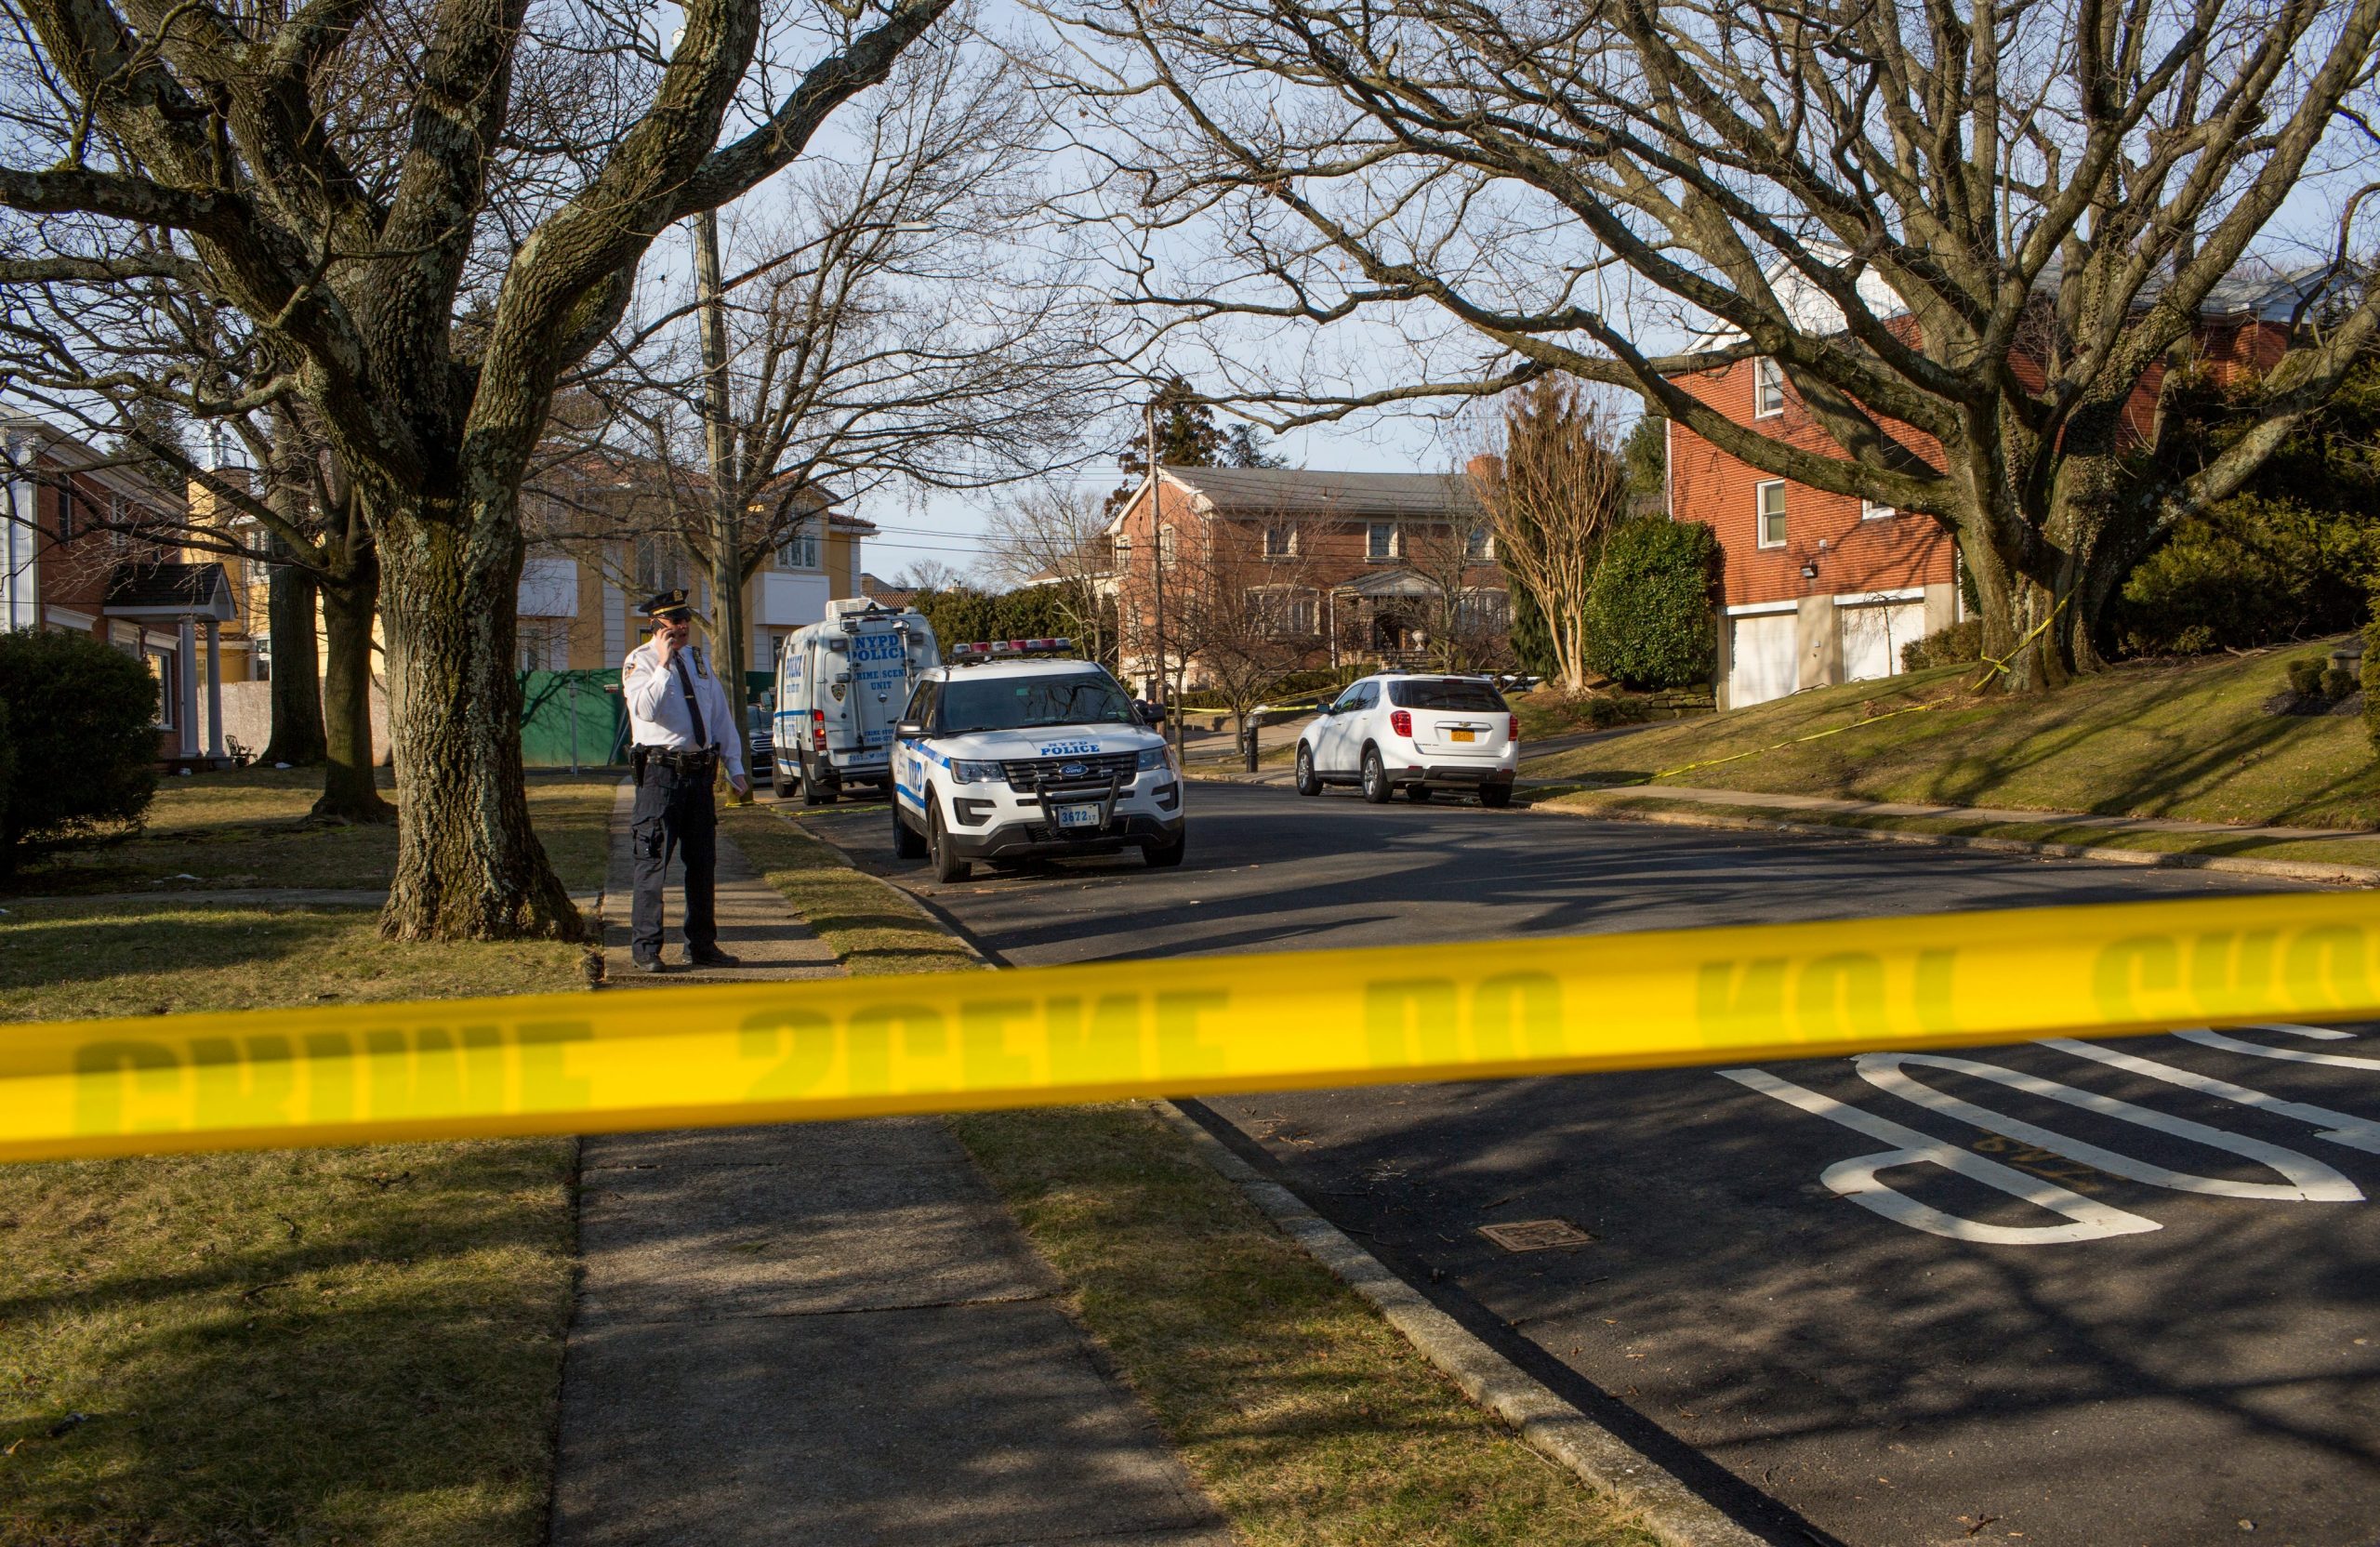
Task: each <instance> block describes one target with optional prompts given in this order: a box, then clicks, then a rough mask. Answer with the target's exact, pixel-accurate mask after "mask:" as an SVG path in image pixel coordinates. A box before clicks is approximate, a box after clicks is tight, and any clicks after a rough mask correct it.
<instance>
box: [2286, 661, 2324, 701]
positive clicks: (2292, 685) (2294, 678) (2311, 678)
mask: <svg viewBox="0 0 2380 1547" xmlns="http://www.w3.org/2000/svg"><path fill="white" fill-rule="evenodd" d="M2289 691H2290V692H2292V693H2294V694H2296V695H2297V696H2298V697H2300V698H2311V697H2312V696H2313V695H2314V694H2318V693H2320V692H2321V691H2322V663H2321V660H2320V659H2319V658H2312V657H2309V658H2307V659H2306V660H2302V661H2292V662H2290V663H2289Z"/></svg>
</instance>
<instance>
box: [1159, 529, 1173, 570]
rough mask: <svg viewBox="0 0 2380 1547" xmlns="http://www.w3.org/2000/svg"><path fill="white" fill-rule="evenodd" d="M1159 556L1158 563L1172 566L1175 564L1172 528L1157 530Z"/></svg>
mask: <svg viewBox="0 0 2380 1547" xmlns="http://www.w3.org/2000/svg"><path fill="white" fill-rule="evenodd" d="M1157 559H1158V562H1162V563H1168V564H1170V563H1171V562H1173V528H1172V527H1170V526H1160V527H1158V528H1157Z"/></svg>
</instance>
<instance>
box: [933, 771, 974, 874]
mask: <svg viewBox="0 0 2380 1547" xmlns="http://www.w3.org/2000/svg"><path fill="white" fill-rule="evenodd" d="M926 858H927V860H928V861H929V862H931V863H932V866H933V879H935V880H937V881H940V882H941V883H942V884H943V885H945V886H948V885H949V884H950V883H951V882H953V881H963V880H965V879H967V878H968V877H969V876H972V875H973V874H974V873H975V867H974V866H972V865H970V864H968V863H967V862H966V861H965V860H963V859H960V858H959V856H958V855H956V854H954V853H951V852H950V835H949V834H948V833H946V832H945V831H943V827H942V805H941V802H939V801H937V800H934V798H933V791H932V790H928V791H926Z"/></svg>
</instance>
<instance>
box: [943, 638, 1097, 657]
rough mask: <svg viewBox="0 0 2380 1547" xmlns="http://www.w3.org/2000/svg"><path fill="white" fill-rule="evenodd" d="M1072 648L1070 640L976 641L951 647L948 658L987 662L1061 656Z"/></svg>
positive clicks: (1073, 643) (1072, 642) (1072, 644)
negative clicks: (1028, 657) (1026, 657)
mask: <svg viewBox="0 0 2380 1547" xmlns="http://www.w3.org/2000/svg"><path fill="white" fill-rule="evenodd" d="M1074 647H1075V641H1072V640H977V641H974V642H973V643H972V644H954V645H952V646H951V647H950V658H951V659H952V660H954V661H987V660H998V659H1005V658H1007V657H1010V656H1015V655H1064V654H1066V653H1067V652H1069V651H1071V650H1073V649H1074Z"/></svg>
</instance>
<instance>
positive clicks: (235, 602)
mask: <svg viewBox="0 0 2380 1547" xmlns="http://www.w3.org/2000/svg"><path fill="white" fill-rule="evenodd" d="M0 445H4V446H5V472H6V476H7V521H6V522H5V523H0V628H8V629H19V628H48V629H57V630H61V631H68V632H73V633H81V634H88V635H90V636H91V637H92V638H94V639H98V640H102V641H106V642H108V643H110V644H112V645H114V646H115V647H116V648H117V649H119V650H122V651H124V652H125V653H126V655H132V656H134V657H136V658H138V659H139V660H140V661H142V662H143V663H145V664H146V665H147V666H148V668H149V669H150V671H151V672H152V674H153V675H154V676H155V677H156V679H157V681H158V685H159V693H158V716H157V755H158V758H159V759H160V760H162V761H164V762H165V763H166V764H168V765H169V766H212V765H215V764H218V763H220V762H222V761H224V760H226V757H227V753H228V747H227V746H226V744H225V740H224V734H223V725H224V719H223V701H222V684H223V682H224V681H226V679H227V656H228V657H232V659H231V663H230V667H229V670H230V672H231V673H232V674H233V680H237V679H238V678H244V677H245V676H246V674H247V671H248V658H249V655H250V654H251V650H250V643H249V640H248V637H247V629H246V627H245V626H246V623H247V621H248V610H249V602H250V596H251V588H250V587H249V586H248V585H247V584H246V577H245V575H233V574H232V573H231V571H230V570H229V569H227V567H226V565H225V564H224V563H222V562H218V561H216V560H214V559H212V558H210V557H207V556H205V555H193V554H191V553H187V552H185V551H184V549H182V547H181V546H180V544H179V542H178V541H177V534H176V532H175V531H174V528H175V527H177V526H179V524H181V523H183V522H186V521H187V520H188V519H189V517H188V507H187V506H186V505H185V503H184V501H183V499H182V496H180V495H179V494H178V493H176V492H173V491H170V490H167V489H164V488H160V487H158V486H157V485H156V484H155V483H152V482H151V481H150V480H149V479H147V478H145V477H143V476H142V475H141V474H140V473H139V471H138V470H136V469H132V468H129V467H124V466H119V465H115V464H114V462H113V459H112V457H111V456H109V455H108V454H106V453H104V452H101V451H99V450H97V449H95V448H94V447H92V446H90V445H88V444H86V443H85V442H83V441H81V440H78V439H76V438H75V437H73V436H72V435H69V434H66V433H65V432H64V431H62V430H57V429H55V428H53V427H51V426H49V425H46V424H43V423H41V422H40V421H38V420H34V419H25V418H19V419H11V420H7V421H6V422H5V423H0ZM152 528H153V530H152ZM237 567H239V568H242V569H245V567H246V566H245V565H240V566H237Z"/></svg>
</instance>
